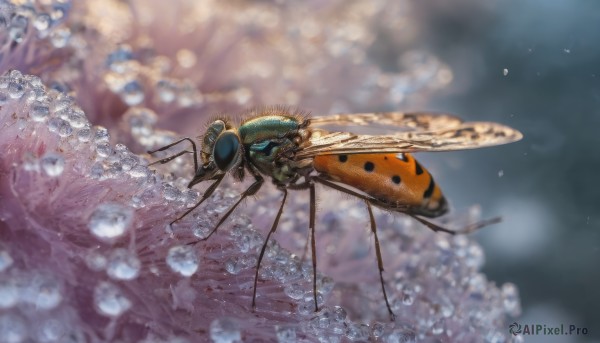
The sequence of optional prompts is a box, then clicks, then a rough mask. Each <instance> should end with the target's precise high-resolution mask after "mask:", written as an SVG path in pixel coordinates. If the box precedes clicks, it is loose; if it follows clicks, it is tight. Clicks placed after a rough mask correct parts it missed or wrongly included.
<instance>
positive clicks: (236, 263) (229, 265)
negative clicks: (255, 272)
mask: <svg viewBox="0 0 600 343" xmlns="http://www.w3.org/2000/svg"><path fill="white" fill-rule="evenodd" d="M242 267H243V265H242V263H241V262H240V259H239V258H238V257H237V256H235V257H231V258H229V259H228V260H227V261H226V262H225V270H227V272H228V273H229V274H233V275H236V274H239V272H240V271H241V270H242Z"/></svg>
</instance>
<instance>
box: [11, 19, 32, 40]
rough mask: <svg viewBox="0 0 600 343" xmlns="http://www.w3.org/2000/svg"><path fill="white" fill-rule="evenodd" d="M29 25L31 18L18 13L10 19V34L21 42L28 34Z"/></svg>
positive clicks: (12, 38) (13, 38)
mask: <svg viewBox="0 0 600 343" xmlns="http://www.w3.org/2000/svg"><path fill="white" fill-rule="evenodd" d="M28 25H29V19H27V17H25V16H23V15H21V14H17V15H15V16H13V18H12V20H11V21H10V26H9V31H8V35H9V37H10V39H11V40H13V41H15V42H17V43H21V42H22V41H23V39H24V38H25V36H26V35H27V26H28Z"/></svg>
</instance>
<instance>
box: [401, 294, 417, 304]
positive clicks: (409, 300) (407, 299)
mask: <svg viewBox="0 0 600 343" xmlns="http://www.w3.org/2000/svg"><path fill="white" fill-rule="evenodd" d="M413 302H415V298H413V296H412V295H410V294H407V293H403V294H402V304H404V305H405V306H411V305H412V304H413Z"/></svg>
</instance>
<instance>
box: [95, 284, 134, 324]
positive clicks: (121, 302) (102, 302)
mask: <svg viewBox="0 0 600 343" xmlns="http://www.w3.org/2000/svg"><path fill="white" fill-rule="evenodd" d="M94 304H95V305H96V309H97V310H98V312H99V313H100V314H102V315H105V316H109V317H118V316H120V315H121V314H123V312H125V311H127V310H128V309H129V308H131V301H129V299H127V297H125V295H124V294H123V293H122V292H121V290H120V289H119V288H118V287H117V286H115V285H113V284H112V283H110V282H106V281H103V282H100V283H99V284H98V285H97V286H96V288H95V289H94Z"/></svg>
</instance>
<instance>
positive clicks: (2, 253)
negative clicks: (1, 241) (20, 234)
mask: <svg viewBox="0 0 600 343" xmlns="http://www.w3.org/2000/svg"><path fill="white" fill-rule="evenodd" d="M13 262H14V261H13V259H12V257H11V256H10V254H9V253H8V251H6V250H5V249H1V250H0V272H3V271H5V270H6V269H8V268H9V267H10V266H12V264H13Z"/></svg>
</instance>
